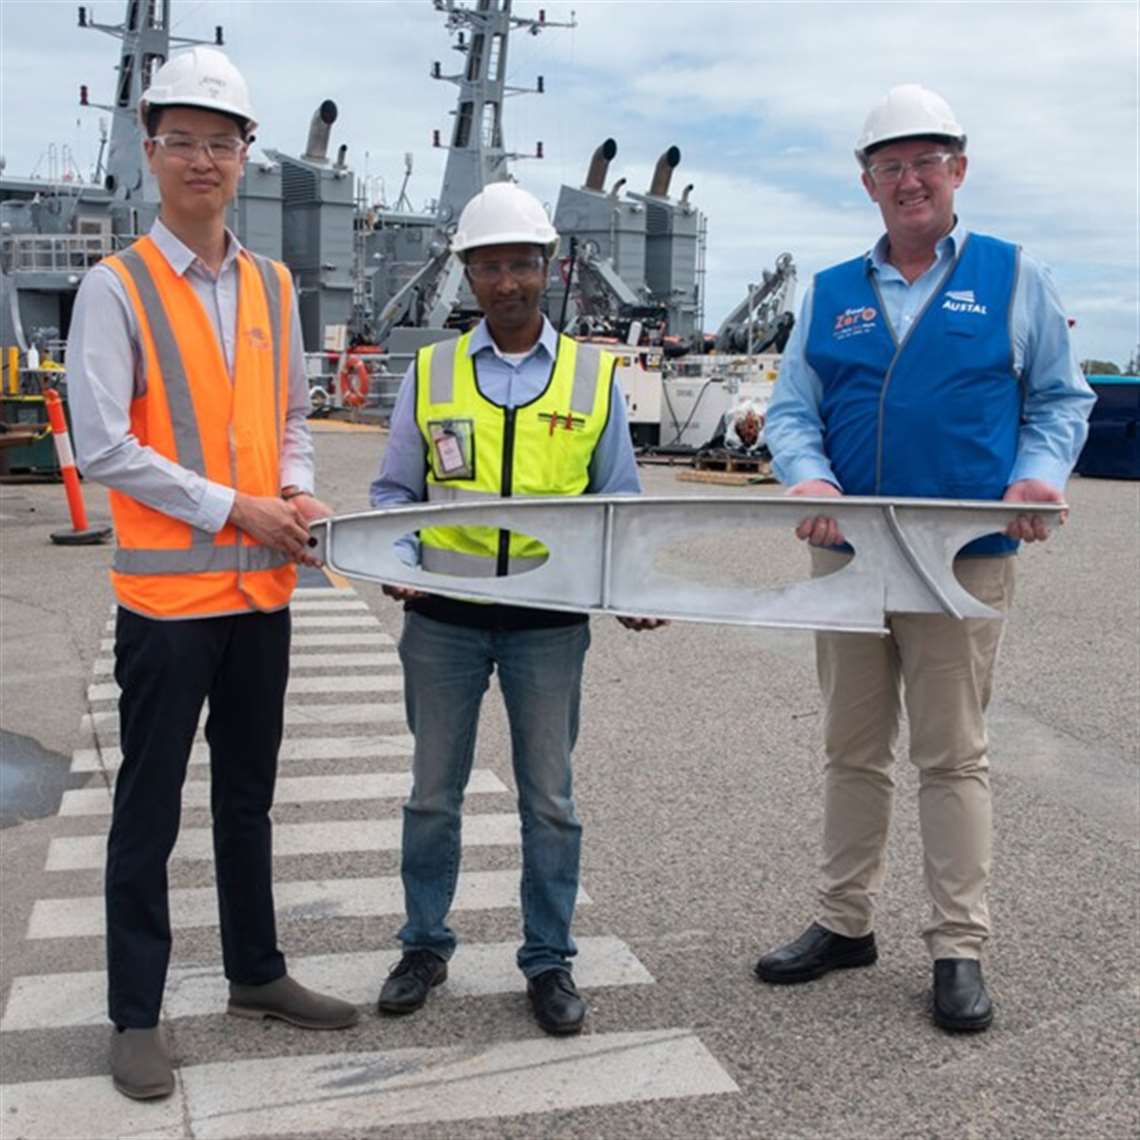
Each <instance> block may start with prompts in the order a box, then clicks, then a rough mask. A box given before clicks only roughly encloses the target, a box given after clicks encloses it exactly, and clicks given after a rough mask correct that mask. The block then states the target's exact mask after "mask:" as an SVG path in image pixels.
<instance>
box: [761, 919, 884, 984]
mask: <svg viewBox="0 0 1140 1140" xmlns="http://www.w3.org/2000/svg"><path fill="white" fill-rule="evenodd" d="M878 960H879V952H878V951H877V950H876V949H875V936H874V934H864V935H863V937H862V938H847V937H845V936H844V935H842V934H834V933H833V932H832V931H830V930H827V929H825V928H824V927H822V926H820V925H819V923H818V922H813V923H812V924H811V926H809V927H808V928H807V930H805V931H804V932H803V934H801V935H800V936H799V938H797V939H796V940H795V941H794V942H789V943H788V944H787V945H786V946H781V947H779V949H777V950H773V951H771V952H770V953H768V954H765V955H764V956H763V957H762V958H761V959H760V961H759V962H757V963H756V976H757V977H758V978H759V979H760V980H761V981H762V982H771V983H772V984H773V985H778V986H782V985H794V984H795V983H797V982H810V981H812V980H813V979H815V978H822V977H823V975H824V974H827V973H830V972H831V971H832V970H851V969H854V968H855V967H857V966H873V965H874V964H875V963H876V962H877V961H878Z"/></svg>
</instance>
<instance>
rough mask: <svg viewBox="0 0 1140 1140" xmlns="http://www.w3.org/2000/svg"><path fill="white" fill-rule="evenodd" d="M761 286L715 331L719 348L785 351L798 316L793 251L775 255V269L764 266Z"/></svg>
mask: <svg viewBox="0 0 1140 1140" xmlns="http://www.w3.org/2000/svg"><path fill="white" fill-rule="evenodd" d="M762 272H763V277H762V279H761V283H760V284H759V285H758V286H751V287H750V288H749V290H748V295H747V296H746V297H745V298H744V300H743V301H741V302H740V304H739V305H737V306H736V308H734V309H733V310H732V312H730V313H729V314H728V316H727V317H725V318H724V320H723V321H722V322H721V325H720V328H719V329H717V332H716V348H717V351H718V352H767V351H770V350H772V349H774V350H775V351H776V352H783V351H784V345H785V344H786V343H787V340H788V334H789V333H791V331H792V325H793V324H794V323H795V317H794V315H793V314H792V305H793V304H794V303H795V297H796V264H795V262H794V261H793V260H792V255H791V254H790V253H781V254H780V256H779V257H777V258H776V267H775V269H774V270H772V271H769V270H767V269H765V270H763V271H762Z"/></svg>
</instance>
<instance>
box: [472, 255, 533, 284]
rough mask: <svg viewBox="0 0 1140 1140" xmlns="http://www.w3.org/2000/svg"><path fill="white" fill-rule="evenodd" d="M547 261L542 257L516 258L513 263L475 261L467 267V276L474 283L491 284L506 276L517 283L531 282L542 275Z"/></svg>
mask: <svg viewBox="0 0 1140 1140" xmlns="http://www.w3.org/2000/svg"><path fill="white" fill-rule="evenodd" d="M545 265H546V260H545V259H544V258H541V257H516V258H514V259H513V260H511V261H506V262H503V261H473V262H471V263H470V264H469V265H468V266H467V276H468V277H470V278H471V280H472V281H479V282H481V283H482V284H490V283H491V282H492V281H498V280H499V278H500V277H502V276H503V275H504V274H507V275H509V276H510V277H513V278H514V279H515V280H516V281H529V280H531V279H532V278H534V277H538V276H540V275H541V274H542V270H543V266H545Z"/></svg>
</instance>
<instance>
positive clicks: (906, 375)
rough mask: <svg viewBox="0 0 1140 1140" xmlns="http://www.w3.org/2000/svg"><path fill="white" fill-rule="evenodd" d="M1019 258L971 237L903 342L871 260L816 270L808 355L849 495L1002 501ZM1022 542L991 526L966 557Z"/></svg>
mask: <svg viewBox="0 0 1140 1140" xmlns="http://www.w3.org/2000/svg"><path fill="white" fill-rule="evenodd" d="M1018 258H1019V252H1018V248H1017V246H1014V245H1010V244H1009V243H1008V242H1004V241H999V240H998V239H997V238H992V237H985V236H983V235H981V234H970V235H969V236H968V237H967V239H966V241H965V242H964V243H963V244H962V247H961V249H960V250H959V253H958V257H957V259H956V260H955V261H954V262H953V263H952V264H951V265H950V267H949V269H948V270H947V271H946V273H945V276H944V277H943V278H942V280H941V281H940V282H939V284H938V286H937V288H936V289H935V291H934V295H933V296H932V298H931V299H930V301H929V302H928V303H927V305H926V308H925V309H923V311H922V312H921V313H920V314H919V316H918V318H917V319H916V320H915V322H914V323H913V325H912V326H911V328H910V331H909V333H908V334H907V335H906V336H905V337H904V338H903V340H902V342H901V343H899V341H898V339H897V336H896V333H895V331H894V329H892V328H891V326H890V323H889V321H888V319H887V315H886V309H885V306H884V305H883V302H882V298H881V296H880V294H879V289H878V284H877V282H876V281H875V279H874V277H873V275H872V274H871V272H870V270H869V268H868V265H867V260H866V258H865V257H857V258H854V259H853V260H851V261H846V262H844V263H843V264H842V265H836V266H834V267H833V268H831V269H827V270H824V271H823V272H822V273H820V274H818V275H817V276H816V278H815V285H814V291H813V301H812V316H811V326H810V328H809V329H808V335H807V342H806V343H807V348H806V356H807V361H808V363H809V364H810V365H811V366H812V368H814V369H815V371H816V373H817V374H818V375H819V377H820V380H821V381H822V383H823V396H822V399H821V402H820V414H821V417H822V419H823V429H824V450H825V451H826V452H827V456H828V458H829V459H830V461H831V466H832V469H833V470H834V471H835V475H836V478H837V479H838V480H839V485H840V487H841V488H842V489H843V491H844V493H845V494H848V495H886V496H890V497H893V498H901V497H911V498H933V499H1000V498H1001V496H1002V494H1003V492H1004V491H1005V489H1006V487H1007V485H1008V483H1009V475H1010V473H1011V472H1012V470H1013V464H1014V460H1015V459H1016V456H1017V440H1018V432H1019V428H1020V424H1021V405H1022V388H1021V383H1020V381H1019V378H1018V376H1017V374H1016V373H1015V372H1014V369H1013V342H1012V338H1011V335H1010V315H1011V309H1012V305H1013V293H1014V287H1015V285H1016V284H1017V272H1018ZM1016 548H1017V543H1016V542H1014V541H1013V540H1011V539H1008V538H1005V537H1004V536H1003V535H1000V534H995V535H987V536H986V537H985V538H981V539H978V540H977V541H975V542H972V543H970V544H969V545H968V546H966V547H965V548H964V549H963V550H962V552H961V553H962V554H965V555H977V554H1006V553H1009V552H1010V551H1012V550H1015V549H1016Z"/></svg>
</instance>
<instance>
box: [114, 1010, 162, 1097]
mask: <svg viewBox="0 0 1140 1140" xmlns="http://www.w3.org/2000/svg"><path fill="white" fill-rule="evenodd" d="M111 1081H112V1082H113V1083H114V1086H115V1088H117V1089H118V1090H119V1092H121V1093H122V1094H123V1096H129V1097H131V1098H132V1099H133V1100H156V1099H157V1098H158V1097H163V1096H170V1094H171V1093H172V1092H174V1070H173V1069H172V1068H171V1067H170V1055H169V1054H168V1053H167V1051H166V1040H165V1038H164V1037H163V1033H162V1027H161V1026H158V1025H155V1026H152V1027H151V1028H150V1029H119V1028H116V1027H112V1029H111Z"/></svg>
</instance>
